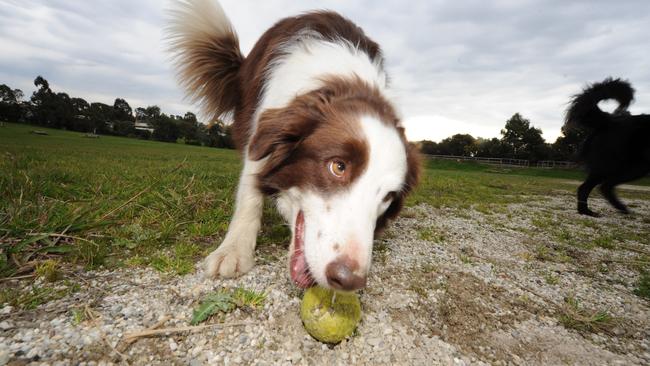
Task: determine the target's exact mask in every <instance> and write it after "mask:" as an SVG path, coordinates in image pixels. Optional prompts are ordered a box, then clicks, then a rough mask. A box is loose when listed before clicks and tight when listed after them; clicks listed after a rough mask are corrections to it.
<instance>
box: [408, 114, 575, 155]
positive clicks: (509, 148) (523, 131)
mask: <svg viewBox="0 0 650 366" xmlns="http://www.w3.org/2000/svg"><path fill="white" fill-rule="evenodd" d="M583 140H584V132H583V131H581V130H579V129H577V128H570V129H568V128H566V127H563V128H562V136H560V137H558V138H557V140H556V141H555V142H554V143H552V144H550V143H547V142H546V141H544V138H543V137H542V130H541V129H539V128H536V127H533V126H532V125H531V124H530V121H529V120H527V119H525V118H524V117H522V116H521V115H520V114H519V113H515V114H514V115H513V116H512V117H510V119H509V120H508V121H506V124H505V126H504V128H503V129H502V130H501V138H500V139H499V138H496V137H494V138H491V139H483V138H480V137H479V138H474V137H473V136H472V135H468V134H456V135H453V136H451V137H447V138H446V139H444V140H442V141H441V142H433V141H428V140H423V141H420V142H419V143H418V146H419V147H420V150H421V151H422V152H423V153H424V154H431V155H454V156H476V157H484V158H509V159H524V160H529V161H532V162H537V161H542V160H563V161H577V160H578V156H577V151H578V148H579V146H580V144H581V143H582V141H583Z"/></svg>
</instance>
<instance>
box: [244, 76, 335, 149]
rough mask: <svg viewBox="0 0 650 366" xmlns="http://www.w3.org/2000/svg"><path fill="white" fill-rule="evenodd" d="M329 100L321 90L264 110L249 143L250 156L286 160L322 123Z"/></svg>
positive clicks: (327, 93) (327, 95)
mask: <svg viewBox="0 0 650 366" xmlns="http://www.w3.org/2000/svg"><path fill="white" fill-rule="evenodd" d="M330 97H331V95H330V94H329V92H328V91H327V90H325V88H322V89H319V90H315V91H312V92H311V93H308V94H305V95H302V96H300V97H299V98H297V99H296V100H294V101H293V102H292V103H291V104H290V105H288V106H287V107H285V108H276V109H268V110H266V111H264V113H262V115H261V116H260V119H259V121H258V123H257V130H256V131H255V135H253V137H252V139H251V142H250V144H249V147H248V157H249V158H250V159H252V160H260V159H262V158H265V157H267V156H269V155H273V156H272V158H273V159H279V158H286V157H287V156H288V154H290V153H291V151H293V150H294V149H295V148H296V147H297V146H298V144H300V142H301V141H302V140H303V139H304V138H306V137H307V136H309V135H310V134H311V133H312V132H314V130H315V129H316V127H317V126H318V124H319V123H320V121H322V120H323V118H324V117H323V116H324V113H325V111H324V109H325V108H326V105H327V104H328V102H329V99H330Z"/></svg>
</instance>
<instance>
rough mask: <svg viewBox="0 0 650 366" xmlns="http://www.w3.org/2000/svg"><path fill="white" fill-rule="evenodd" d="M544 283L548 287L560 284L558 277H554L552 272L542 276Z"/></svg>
mask: <svg viewBox="0 0 650 366" xmlns="http://www.w3.org/2000/svg"><path fill="white" fill-rule="evenodd" d="M544 281H545V282H546V283H547V284H549V285H557V284H558V283H560V277H558V276H556V275H554V274H553V273H552V272H548V273H546V274H545V275H544Z"/></svg>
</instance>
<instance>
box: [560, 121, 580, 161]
mask: <svg viewBox="0 0 650 366" xmlns="http://www.w3.org/2000/svg"><path fill="white" fill-rule="evenodd" d="M585 138H586V133H585V131H584V130H583V129H581V128H579V127H575V126H571V127H568V126H566V125H565V126H563V127H562V136H559V137H558V138H557V140H555V142H554V143H553V145H552V158H553V159H554V160H570V161H578V160H580V157H579V156H578V153H579V151H580V147H581V146H582V144H583V141H584V140H585Z"/></svg>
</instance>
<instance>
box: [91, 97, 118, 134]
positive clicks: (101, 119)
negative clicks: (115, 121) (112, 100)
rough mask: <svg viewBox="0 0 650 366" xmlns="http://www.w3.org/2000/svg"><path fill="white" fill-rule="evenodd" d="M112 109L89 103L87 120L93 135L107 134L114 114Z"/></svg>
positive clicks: (105, 105)
mask: <svg viewBox="0 0 650 366" xmlns="http://www.w3.org/2000/svg"><path fill="white" fill-rule="evenodd" d="M114 113H115V112H114V110H113V107H112V106H110V105H108V104H104V103H97V102H95V103H91V104H90V108H89V109H88V118H89V120H90V124H91V125H92V128H93V132H94V133H108V132H109V131H110V129H111V121H112V117H113V114H114Z"/></svg>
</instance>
